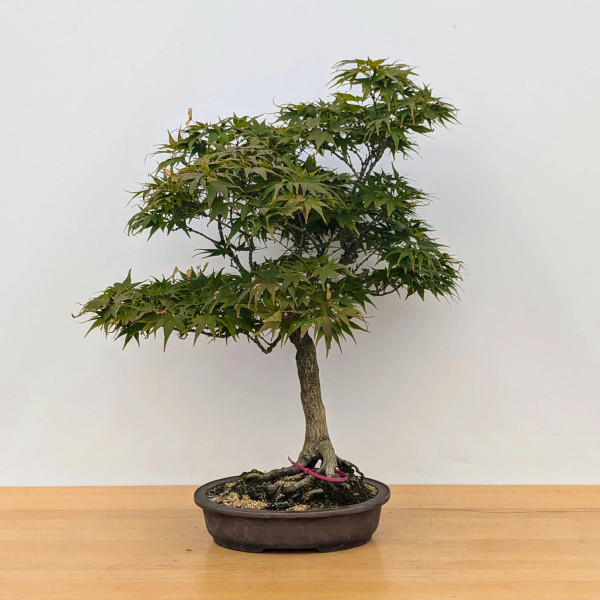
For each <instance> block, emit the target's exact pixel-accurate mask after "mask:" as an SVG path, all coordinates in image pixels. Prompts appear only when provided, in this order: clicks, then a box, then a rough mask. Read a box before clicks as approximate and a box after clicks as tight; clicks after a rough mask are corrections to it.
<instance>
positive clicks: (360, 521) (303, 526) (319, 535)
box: [194, 477, 390, 552]
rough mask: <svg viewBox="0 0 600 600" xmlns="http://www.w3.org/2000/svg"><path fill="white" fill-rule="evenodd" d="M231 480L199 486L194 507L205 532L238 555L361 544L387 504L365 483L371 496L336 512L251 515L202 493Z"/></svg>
mask: <svg viewBox="0 0 600 600" xmlns="http://www.w3.org/2000/svg"><path fill="white" fill-rule="evenodd" d="M235 479H237V477H225V478H224V479H217V480H216V481H211V482H209V483H206V484H204V485H203V486H202V487H199V488H198V489H197V490H196V492H195V494H194V502H196V504H197V505H198V506H199V507H200V508H201V509H202V510H203V511H204V520H205V521H206V527H207V529H208V532H209V533H210V534H211V535H212V536H213V538H214V540H215V542H216V543H217V544H219V546H223V547H224V548H229V549H231V550H241V551H243V552H264V551H265V550H309V549H315V550H319V552H333V551H335V550H346V549H347V548H354V547H355V546H361V545H362V544H366V543H367V542H368V541H369V540H370V539H371V536H372V535H373V533H374V532H375V530H376V529H377V525H378V524H379V516H380V514H381V507H382V505H383V504H385V503H386V502H387V501H388V500H389V499H390V488H388V486H387V485H385V483H381V482H379V481H375V480H374V479H366V478H365V482H366V483H369V484H370V485H372V486H374V487H376V488H377V495H376V496H374V497H373V498H371V499H370V500H367V501H366V502H360V503H359V504H353V505H351V506H344V507H342V508H327V509H323V510H307V511H302V512H293V511H288V512H286V511H276V510H253V509H248V508H233V507H231V506H223V505H222V504H217V503H215V502H213V501H212V500H210V499H209V498H208V497H207V495H206V493H207V492H208V490H210V489H212V488H214V487H216V486H217V485H219V484H221V483H228V482H230V481H234V480H235Z"/></svg>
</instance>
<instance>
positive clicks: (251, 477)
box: [240, 461, 306, 483]
mask: <svg viewBox="0 0 600 600" xmlns="http://www.w3.org/2000/svg"><path fill="white" fill-rule="evenodd" d="M298 463H299V464H302V463H301V462H299V461H298ZM302 466H303V467H304V466H306V465H304V464H302ZM297 474H298V469H297V468H296V467H293V466H292V467H282V468H281V469H273V470H271V471H267V472H266V473H263V472H261V471H248V472H247V473H242V474H241V475H240V477H245V478H246V479H247V480H248V481H256V482H263V483H267V482H268V481H273V480H275V479H281V478H282V477H289V476H290V475H297Z"/></svg>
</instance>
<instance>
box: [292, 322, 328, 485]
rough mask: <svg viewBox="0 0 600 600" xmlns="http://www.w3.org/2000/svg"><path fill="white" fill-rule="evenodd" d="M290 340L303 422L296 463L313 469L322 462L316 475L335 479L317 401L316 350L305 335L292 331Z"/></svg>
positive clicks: (321, 408)
mask: <svg viewBox="0 0 600 600" xmlns="http://www.w3.org/2000/svg"><path fill="white" fill-rule="evenodd" d="M290 340H291V342H292V343H293V344H294V346H295V347H296V367H297V369H298V378H299V379H300V398H301V400H302V408H303V410H304V417H305V419H306V433H305V436H304V446H303V447H302V451H301V452H300V455H299V457H298V463H299V464H301V465H303V466H314V465H315V464H316V463H317V461H318V460H319V459H322V461H323V463H322V465H321V467H320V469H319V473H321V474H322V475H325V476H327V477H335V469H336V466H337V458H336V455H335V450H334V449H333V444H332V443H331V440H330V438H329V431H328V429H327V419H326V417H325V406H323V399H322V398H321V381H320V379H319V365H318V363H317V351H316V349H315V345H314V343H313V341H312V338H311V337H310V335H309V334H308V333H306V334H304V337H302V338H300V334H299V333H298V332H294V333H293V334H292V335H291V336H290Z"/></svg>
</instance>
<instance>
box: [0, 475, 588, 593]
mask: <svg viewBox="0 0 600 600" xmlns="http://www.w3.org/2000/svg"><path fill="white" fill-rule="evenodd" d="M193 491H194V488H193V487H189V486H168V487H106V488H98V487H96V488H94V487H90V488H5V489H0V600H19V599H26V600H42V599H44V600H51V599H52V600H113V599H123V600H125V599H127V600H132V599H140V600H141V599H144V600H171V599H172V600H188V599H192V598H194V599H197V598H208V599H223V600H235V599H247V600H269V599H277V600H283V599H285V600H313V599H315V600H338V599H339V600H342V599H343V600H351V599H354V598H361V599H366V600H379V599H386V600H388V599H391V600H393V599H396V598H402V599H404V598H406V599H408V600H423V599H439V600H449V599H452V598H458V599H469V600H470V599H473V600H494V599H502V600H517V599H521V598H526V599H532V600H553V599H558V598H560V599H565V600H587V599H596V600H598V599H600V486H563V487H555V486H498V487H493V486H393V488H392V499H391V501H390V502H389V504H387V505H386V506H385V507H384V509H383V512H382V520H381V525H380V528H379V530H378V531H377V533H376V534H375V537H374V538H373V540H372V541H371V542H370V543H369V544H367V545H366V546H362V547H360V548H355V549H353V550H347V551H345V552H336V553H331V554H318V553H312V552H296V553H264V554H246V553H241V552H233V551H230V550H224V549H223V548H220V547H219V546H216V545H215V544H214V543H213V542H212V540H211V538H210V537H209V535H208V533H207V532H206V529H205V526H204V521H203V518H202V511H201V510H200V509H199V508H197V507H196V506H195V505H194V503H193V500H192V494H193Z"/></svg>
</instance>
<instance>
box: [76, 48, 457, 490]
mask: <svg viewBox="0 0 600 600" xmlns="http://www.w3.org/2000/svg"><path fill="white" fill-rule="evenodd" d="M331 87H332V89H333V91H332V94H331V96H330V97H329V98H328V99H327V100H318V101H316V102H302V103H298V104H284V105H282V106H277V111H276V112H275V113H274V114H270V115H268V116H263V117H245V116H243V117H240V116H237V115H234V116H232V117H229V118H225V119H222V120H220V121H218V122H216V123H203V122H194V121H192V115H191V109H190V111H189V117H190V119H189V120H188V122H187V123H186V125H185V126H184V127H182V128H180V129H179V130H178V131H177V132H175V133H170V134H169V138H168V142H167V143H166V144H164V145H162V146H161V147H160V149H159V150H158V154H160V155H161V158H162V159H163V160H162V161H161V162H160V163H159V164H158V166H157V168H156V170H155V172H154V173H153V174H152V175H151V176H150V177H149V181H148V182H147V183H145V184H144V185H143V186H142V187H141V189H140V190H139V191H138V192H137V193H135V194H134V198H135V199H137V201H138V205H137V212H136V213H135V214H134V215H133V216H132V217H131V219H130V220H129V223H128V232H129V233H131V234H137V233H141V232H146V231H147V232H148V233H149V238H150V237H152V236H153V235H154V234H155V233H156V232H157V231H161V232H166V233H167V234H170V233H172V232H176V231H182V232H183V233H184V234H186V235H187V236H189V237H194V238H196V239H197V240H198V242H197V243H198V244H201V246H202V247H201V250H200V253H201V255H203V256H204V257H207V258H208V259H209V261H208V262H206V264H205V265H204V266H202V267H197V268H195V267H191V268H189V269H182V270H179V269H177V268H176V269H175V271H174V273H173V275H172V276H170V277H159V278H155V279H152V280H150V281H144V282H134V281H132V278H131V272H130V273H129V275H127V277H126V278H125V279H124V280H123V281H122V282H120V283H115V284H113V285H111V286H109V287H108V288H106V289H105V290H104V291H103V292H102V293H101V294H99V295H98V296H97V297H95V298H93V299H91V300H90V301H89V302H87V303H86V304H85V305H84V306H83V308H82V310H81V313H80V314H81V315H87V316H89V320H90V321H91V323H92V325H91V328H90V330H91V329H96V328H98V329H101V330H103V331H104V332H105V333H106V334H107V335H108V334H114V336H115V337H116V338H123V341H124V344H125V346H126V345H127V344H128V343H129V342H131V340H135V341H136V342H138V344H139V341H140V338H148V337H149V336H150V335H156V334H157V333H158V332H159V331H160V330H162V333H163V339H164V345H165V347H166V345H167V342H168V341H169V340H170V339H172V337H173V335H176V336H177V337H179V338H187V337H191V338H192V339H193V342H194V344H195V343H196V341H197V340H198V339H199V338H208V339H209V340H217V339H223V340H225V341H228V340H235V341H238V340H247V341H248V342H250V343H251V344H252V345H253V346H256V348H258V349H259V350H260V351H261V352H264V353H265V354H269V353H271V352H272V351H273V350H274V349H275V348H276V347H278V346H282V345H284V344H286V343H291V344H293V345H294V347H295V350H296V367H297V371H298V378H299V380H300V398H301V401H302V407H303V409H304V416H305V419H306V433H305V437H304V444H303V446H302V448H301V450H300V452H299V455H298V458H297V461H296V462H297V464H298V465H299V466H301V467H306V468H313V467H317V466H318V470H317V471H316V473H317V474H318V475H321V476H322V477H329V478H337V477H338V474H336V471H337V472H339V471H343V472H344V473H347V472H350V473H351V474H354V472H356V473H358V474H360V471H359V470H358V468H356V467H355V466H354V464H353V463H351V462H350V461H348V460H346V459H342V458H340V457H339V456H338V455H337V454H336V451H335V449H334V446H333V443H332V441H331V438H330V436H329V431H328V428H327V421H326V417H325V407H324V405H323V400H322V397H321V387H320V382H319V366H318V364H317V352H316V350H315V344H316V343H323V344H324V345H325V349H326V351H327V353H328V352H329V351H330V349H331V347H332V346H333V345H334V344H335V345H337V346H339V347H340V348H341V347H342V343H343V342H344V341H345V340H346V339H348V338H354V336H355V333H356V332H357V331H366V330H367V324H366V321H365V313H366V310H367V306H368V305H373V304H374V301H375V299H376V298H378V297H381V296H384V295H386V294H394V293H396V294H398V295H399V296H401V294H405V295H406V296H407V297H408V296H411V295H413V294H417V295H418V296H420V297H421V298H424V297H425V294H426V293H427V292H429V293H431V294H432V295H433V296H434V297H436V298H439V297H442V296H446V297H450V296H454V295H455V293H456V290H457V282H458V281H459V279H460V263H459V262H458V261H457V260H456V259H455V258H453V257H452V256H451V255H450V254H448V253H447V252H446V249H445V247H444V246H442V245H441V244H440V243H438V242H437V241H436V239H435V238H434V237H432V229H431V227H430V226H429V225H428V224H427V223H426V222H425V221H423V220H422V219H421V218H420V217H419V215H418V212H417V210H418V208H419V207H420V206H422V205H423V204H425V203H427V202H428V201H429V197H428V196H427V195H426V194H425V193H424V192H423V191H421V190H420V189H417V188H416V187H413V186H412V185H410V184H409V182H408V181H407V180H406V179H405V178H404V177H403V176H402V175H401V174H400V173H399V172H398V171H397V169H396V167H395V166H394V162H393V161H394V159H397V158H398V157H402V158H405V157H407V156H409V155H410V154H411V153H412V152H413V151H415V149H416V137H417V136H418V135H420V134H427V133H429V132H431V131H433V129H434V128H435V127H436V126H438V125H446V124H448V123H451V122H453V121H455V112H456V110H455V108H454V107H453V106H451V105H450V104H447V103H445V102H444V101H442V100H441V99H440V98H437V97H435V96H433V95H432V92H431V89H430V88H429V87H428V86H426V85H421V84H419V83H418V82H417V81H416V75H415V73H414V71H413V70H412V69H411V68H409V67H408V66H406V65H403V64H399V63H395V62H386V61H385V60H371V59H367V60H350V61H342V62H340V63H338V64H337V65H336V66H335V67H334V76H333V79H332V81H331ZM211 264H212V268H210V267H209V265H211ZM294 473H296V474H299V470H298V468H297V467H296V466H288V467H287V468H278V469H274V470H273V471H270V472H268V473H259V472H256V471H254V472H251V473H248V474H245V475H246V477H247V478H248V479H253V480H254V482H259V483H268V482H272V481H274V480H275V479H276V478H279V477H282V476H286V475H287V476H289V475H291V474H294ZM360 475H361V479H362V474H360ZM296 479H298V478H296ZM314 481H315V479H314V478H313V477H311V476H310V474H307V475H306V476H303V477H302V478H300V479H298V480H297V481H294V482H293V483H292V484H290V485H288V486H286V488H285V491H286V493H288V494H292V493H296V492H297V491H298V490H299V489H303V488H308V487H309V486H310V484H311V482H314ZM334 485H335V484H334ZM280 496H281V494H280Z"/></svg>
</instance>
